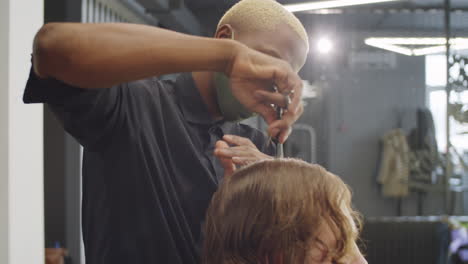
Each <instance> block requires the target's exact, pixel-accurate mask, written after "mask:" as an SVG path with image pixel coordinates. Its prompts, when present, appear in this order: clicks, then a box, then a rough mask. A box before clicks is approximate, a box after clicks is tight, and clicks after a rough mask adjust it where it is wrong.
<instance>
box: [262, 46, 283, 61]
mask: <svg viewBox="0 0 468 264" xmlns="http://www.w3.org/2000/svg"><path fill="white" fill-rule="evenodd" d="M257 50H258V51H260V52H263V53H265V54H268V55H270V56H273V57H275V58H278V59H283V58H281V56H280V54H279V53H278V51H276V50H274V49H270V48H257Z"/></svg>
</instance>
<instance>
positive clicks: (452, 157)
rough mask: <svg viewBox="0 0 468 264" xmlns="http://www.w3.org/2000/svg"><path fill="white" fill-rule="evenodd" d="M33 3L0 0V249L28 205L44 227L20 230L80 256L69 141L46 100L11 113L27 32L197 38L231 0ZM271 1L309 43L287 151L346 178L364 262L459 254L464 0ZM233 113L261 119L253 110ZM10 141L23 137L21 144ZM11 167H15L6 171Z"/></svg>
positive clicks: (77, 160) (467, 17)
mask: <svg viewBox="0 0 468 264" xmlns="http://www.w3.org/2000/svg"><path fill="white" fill-rule="evenodd" d="M36 1H37V0H36ZM36 1H33V2H36ZM37 2H40V3H34V5H36V6H31V3H30V2H29V1H24V0H20V1H13V0H4V1H2V3H1V5H0V10H2V11H0V17H2V19H3V22H4V23H0V24H2V25H1V28H0V29H1V30H0V34H1V40H2V41H0V52H1V53H0V58H2V61H6V62H7V63H6V64H5V66H2V67H3V68H1V69H2V71H0V72H1V74H2V76H0V77H4V78H3V79H4V80H3V81H4V82H5V83H4V84H5V85H6V86H5V87H9V89H6V91H1V93H2V94H1V95H2V96H1V99H0V105H2V107H4V109H6V111H5V112H3V114H1V115H0V123H1V124H2V127H1V128H0V131H1V132H0V140H1V141H0V142H1V143H0V144H5V146H7V147H6V148H4V150H2V152H0V157H2V159H1V160H2V161H0V162H3V163H0V168H3V169H1V170H2V172H1V173H0V177H1V178H0V186H3V187H0V188H1V189H0V194H2V200H0V206H1V207H0V231H1V232H0V234H3V233H4V234H7V236H6V240H4V241H3V242H2V241H0V248H3V249H0V250H3V251H0V262H1V263H25V262H15V257H14V256H15V255H16V254H18V258H17V261H18V260H19V259H21V255H22V253H21V252H20V251H18V250H17V249H14V248H12V247H13V246H12V245H19V246H20V248H21V245H22V244H21V243H23V242H21V241H20V240H19V239H18V240H15V239H16V238H20V237H23V238H25V237H28V236H30V235H31V234H32V233H31V232H33V233H34V232H35V231H34V230H36V231H37V229H34V230H30V231H31V232H29V231H27V230H25V229H22V227H21V225H20V223H30V221H34V220H33V219H36V218H35V216H37V219H38V220H37V221H38V224H37V225H32V226H33V227H34V226H36V227H38V228H41V226H43V227H44V230H45V231H43V233H44V235H43V236H42V237H41V232H39V231H38V232H37V234H36V233H34V234H36V235H35V236H34V239H35V240H34V239H33V240H31V241H39V242H38V243H36V244H35V245H36V246H37V245H40V246H44V247H47V248H66V249H67V251H68V257H67V262H68V263H77V264H78V263H84V262H83V261H84V258H83V248H82V244H81V231H80V206H81V205H80V199H81V198H80V193H81V189H80V186H81V181H80V167H81V150H80V146H79V145H78V144H77V143H76V141H75V140H74V139H73V138H71V137H70V136H69V135H67V134H66V133H65V132H64V131H63V129H62V128H61V127H60V126H59V124H58V123H57V122H56V120H55V118H54V117H53V116H52V114H51V113H50V112H49V110H48V109H47V107H44V109H43V110H42V106H40V107H38V106H34V107H36V108H28V109H29V110H27V111H31V112H24V110H22V109H23V108H24V107H23V108H19V106H18V105H16V106H15V104H16V103H12V100H16V99H15V98H18V96H19V94H20V93H21V92H22V89H23V87H24V83H25V81H26V79H27V73H28V70H29V54H30V53H31V50H30V46H31V43H32V37H33V36H34V32H35V31H36V30H37V29H38V28H39V27H40V26H41V25H42V23H44V22H53V21H73V22H86V23H102V22H128V23H141V24H148V25H153V26H157V27H162V28H166V29H171V30H175V31H179V32H184V33H188V34H194V35H200V36H208V37H209V36H213V34H214V32H215V29H216V25H217V22H218V20H219V19H220V18H221V16H222V15H223V14H224V12H225V11H226V10H227V9H228V8H230V7H231V6H232V5H234V4H235V3H236V2H237V1H236V0H44V1H37ZM279 2H281V3H282V4H284V5H285V6H286V7H287V8H288V9H290V10H291V11H293V12H295V14H296V15H297V17H298V18H299V19H300V20H301V21H302V23H303V24H304V25H305V28H306V30H307V31H308V33H309V37H310V44H311V49H310V52H309V54H308V58H307V62H306V65H305V66H304V68H303V69H302V71H301V72H300V76H301V77H302V79H303V80H304V87H305V90H306V93H305V95H304V102H305V104H306V107H305V111H304V114H303V116H302V117H301V119H300V120H299V121H298V123H297V124H296V126H295V127H294V132H293V134H292V136H291V138H290V139H289V140H288V142H287V144H286V145H285V148H286V154H287V156H293V157H299V158H302V159H304V160H306V161H309V162H314V163H319V164H321V165H323V166H325V167H326V168H327V169H328V170H330V171H332V172H333V173H335V174H337V175H339V176H340V177H342V179H343V180H344V181H345V182H346V183H347V184H349V185H350V187H351V188H352V190H353V192H354V204H355V206H356V208H357V209H358V210H359V211H360V212H361V213H362V214H363V216H364V219H365V226H364V230H363V244H364V245H363V248H364V252H365V253H366V255H367V258H368V261H369V263H380V264H382V263H411V264H417V263H424V264H429V263H468V258H466V259H465V260H463V256H464V254H465V253H464V252H465V251H466V249H465V247H466V248H468V236H467V235H466V230H465V229H463V225H464V224H465V223H466V222H468V218H466V217H463V216H464V215H466V214H467V212H468V200H467V199H468V194H467V192H468V171H467V162H468V91H467V89H468V77H467V74H466V71H467V70H468V0H393V1H392V0H385V1H383V0H380V1H379V0H374V1H370V0H366V1H364V0H362V1H360V0H356V1H353V0H346V1H339V0H337V1H306V0H281V1H279ZM25 21H31V23H25ZM28 32H29V33H28ZM22 33H23V35H24V36H23V35H21V34H22ZM15 41H16V42H15ZM17 43H21V45H19V44H17ZM18 45H19V46H18ZM447 48H448V49H447ZM15 54H16V55H15ZM3 58H5V60H3ZM18 74H21V75H18ZM174 77H175V76H164V78H174ZM0 79H1V78H0ZM18 91H19V92H18ZM42 111H43V112H42ZM15 114H17V115H15ZM21 115H23V116H27V117H28V118H30V119H31V118H34V120H36V123H35V125H34V127H21V126H20V125H18V123H15V121H14V120H17V116H21ZM246 122H247V123H249V124H251V125H253V126H256V127H258V128H260V129H264V128H265V125H264V123H263V122H262V121H261V120H259V119H256V118H253V119H251V120H247V121H246ZM28 126H29V125H28ZM16 131H19V132H18V133H19V134H18V133H17V132H16ZM27 131H29V134H28V133H27ZM31 131H37V133H33V134H34V135H35V136H36V137H37V138H38V139H39V140H41V142H43V144H41V145H38V146H36V147H35V148H34V149H31V144H27V142H25V140H24V138H29V140H33V139H31V137H30V134H31ZM26 141H27V140H26ZM2 146H3V145H2ZM17 146H19V147H21V148H23V149H25V148H26V146H27V150H26V149H25V153H27V155H26V156H21V155H19V154H18V153H16V152H15V151H14V149H15V148H16V147H17ZM2 148H3V147H2ZM3 157H7V158H6V159H4V158H3ZM25 157H26V159H27V160H26V161H24V160H23V159H24V158H25ZM42 161H43V162H42ZM15 162H16V163H15ZM15 164H16V165H15ZM2 165H3V166H2ZM23 167H25V168H23ZM37 168H39V171H41V173H40V175H38V176H37V177H36V176H34V174H37V172H36V171H37ZM28 169H30V171H27V170H28ZM24 170H26V173H27V175H28V176H27V177H26V178H21V177H23V176H15V174H19V175H24V174H25V171H24ZM42 171H43V173H42ZM18 177H20V178H18ZM28 177H30V178H28ZM31 178H32V179H33V180H32V181H31ZM18 179H21V180H18ZM24 197H29V199H30V200H34V201H36V202H35V203H34V204H31V203H30V200H24ZM34 197H35V198H34ZM36 198H37V199H36ZM18 201H20V203H21V204H22V205H23V207H21V208H23V209H21V208H20V207H19V206H18ZM42 201H43V203H42ZM28 205H29V206H31V207H34V208H35V209H34V210H33V211H34V213H33V214H32V215H31V210H30V209H29V208H28ZM24 206H26V207H24ZM18 208H19V209H18ZM41 208H43V210H42V209H41ZM18 210H19V211H18ZM21 212H23V213H21ZM15 224H17V225H16V226H15ZM33 227H31V228H33ZM5 241H6V242H5ZM41 241H43V242H41ZM8 242H10V246H8V245H9V243H8ZM15 243H16V244H15ZM41 243H43V244H41ZM3 245H5V247H2V246H3ZM32 247H34V246H32ZM27 248H28V247H26V249H27ZM2 252H3V253H4V256H7V255H9V256H10V257H5V259H6V260H7V261H6V262H4V261H3V260H2ZM15 252H16V253H15ZM23 254H24V253H23ZM12 256H13V257H12ZM8 260H10V262H8ZM29 263H40V262H39V261H34V262H29Z"/></svg>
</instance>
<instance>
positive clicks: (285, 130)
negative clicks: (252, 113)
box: [268, 104, 304, 143]
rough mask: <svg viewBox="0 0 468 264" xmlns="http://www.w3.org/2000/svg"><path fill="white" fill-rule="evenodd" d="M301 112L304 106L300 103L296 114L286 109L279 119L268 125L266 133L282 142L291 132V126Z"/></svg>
mask: <svg viewBox="0 0 468 264" xmlns="http://www.w3.org/2000/svg"><path fill="white" fill-rule="evenodd" d="M303 112H304V107H303V105H302V104H301V105H300V107H299V110H298V112H296V114H293V113H291V112H289V111H286V112H285V113H284V114H283V117H282V119H281V120H276V121H274V122H273V123H271V124H270V125H269V127H268V134H269V135H270V136H271V137H273V138H277V139H278V140H279V142H280V143H284V142H285V141H286V139H287V138H288V137H289V135H290V134H291V128H292V126H293V125H294V122H296V120H297V119H298V118H299V117H300V115H301V114H302V113H303Z"/></svg>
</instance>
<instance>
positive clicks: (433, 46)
mask: <svg viewBox="0 0 468 264" xmlns="http://www.w3.org/2000/svg"><path fill="white" fill-rule="evenodd" d="M365 43H366V44H367V45H369V46H372V47H376V48H380V49H384V50H388V51H393V52H396V53H400V54H403V55H406V56H423V55H429V54H437V53H443V52H445V51H446V47H445V43H446V39H445V38H368V39H366V40H365ZM402 45H408V46H413V47H411V48H410V47H404V46H402ZM450 45H451V47H450V48H451V49H452V50H466V49H468V38H454V39H451V40H450ZM414 46H429V47H424V48H415V47H414Z"/></svg>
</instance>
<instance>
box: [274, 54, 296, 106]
mask: <svg viewBox="0 0 468 264" xmlns="http://www.w3.org/2000/svg"><path fill="white" fill-rule="evenodd" d="M273 80H274V82H275V85H276V87H277V89H278V92H279V93H281V94H294V98H292V101H291V104H290V105H289V106H288V111H290V112H291V113H294V114H295V113H296V112H297V111H299V108H300V104H301V99H302V89H303V84H302V79H301V78H300V77H299V75H297V73H296V72H294V71H293V70H292V68H291V67H290V66H289V64H287V63H286V65H279V67H278V68H277V69H276V71H275V72H274V78H273Z"/></svg>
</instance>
